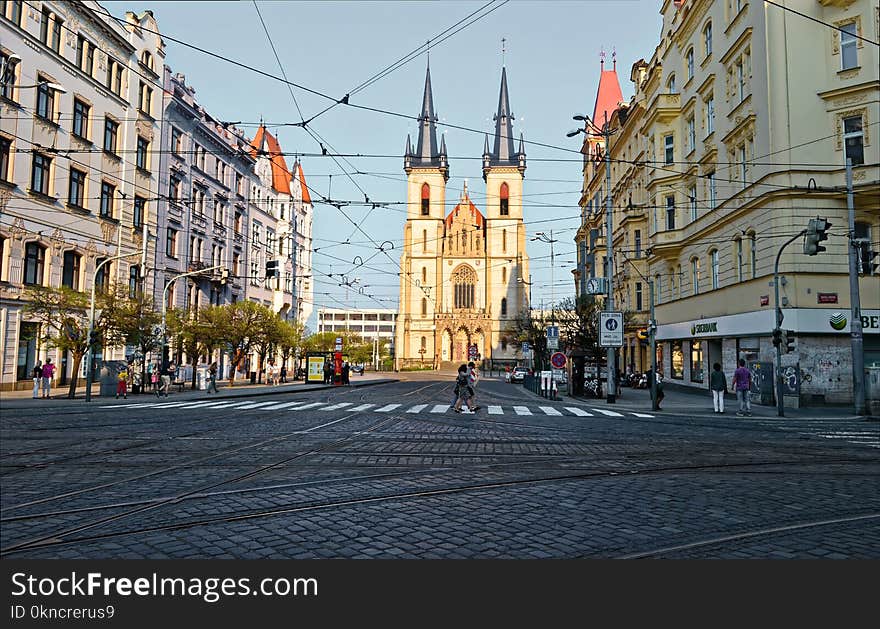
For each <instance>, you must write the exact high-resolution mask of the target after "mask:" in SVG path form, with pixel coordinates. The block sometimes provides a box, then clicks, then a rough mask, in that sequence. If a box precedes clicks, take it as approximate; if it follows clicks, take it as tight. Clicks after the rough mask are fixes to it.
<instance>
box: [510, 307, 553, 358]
mask: <svg viewBox="0 0 880 629" xmlns="http://www.w3.org/2000/svg"><path fill="white" fill-rule="evenodd" d="M548 323H549V322H548V321H547V319H546V318H545V317H544V315H543V313H539V312H536V311H531V310H524V311H523V312H522V313H520V315H519V317H517V318H516V319H515V320H514V327H513V334H514V335H515V337H516V339H517V340H518V341H520V342H527V343H528V344H529V346H530V347H531V349H532V353H533V355H534V357H535V369H536V370H538V371H540V370H542V369H544V368H545V367H546V366H547V365H549V364H550V356H549V354H548V353H547V325H548Z"/></svg>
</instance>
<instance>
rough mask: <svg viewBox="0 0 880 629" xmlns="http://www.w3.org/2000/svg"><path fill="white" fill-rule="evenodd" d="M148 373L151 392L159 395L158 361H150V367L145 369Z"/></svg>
mask: <svg viewBox="0 0 880 629" xmlns="http://www.w3.org/2000/svg"><path fill="white" fill-rule="evenodd" d="M147 371H148V372H149V374H150V387H151V388H152V391H153V393H155V394H156V396H157V397H158V396H159V364H158V363H150V368H149V369H148V370H147Z"/></svg>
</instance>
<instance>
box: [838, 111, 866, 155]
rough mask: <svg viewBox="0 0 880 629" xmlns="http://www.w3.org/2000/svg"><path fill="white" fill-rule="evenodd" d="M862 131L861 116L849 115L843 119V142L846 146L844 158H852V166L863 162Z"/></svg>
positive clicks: (863, 137)
mask: <svg viewBox="0 0 880 629" xmlns="http://www.w3.org/2000/svg"><path fill="white" fill-rule="evenodd" d="M864 139H865V136H864V131H863V130H862V117H861V116H850V117H848V118H844V119H843V143H844V146H845V148H846V159H849V160H852V165H853V166H860V165H862V164H864V163H865V147H864Z"/></svg>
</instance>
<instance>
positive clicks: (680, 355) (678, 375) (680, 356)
mask: <svg viewBox="0 0 880 629" xmlns="http://www.w3.org/2000/svg"><path fill="white" fill-rule="evenodd" d="M671 358H672V361H671V365H670V366H671V367H672V373H671V374H670V375H671V376H672V377H673V378H675V379H676V380H681V379H682V378H683V377H684V352H683V351H682V349H681V341H672V357H671Z"/></svg>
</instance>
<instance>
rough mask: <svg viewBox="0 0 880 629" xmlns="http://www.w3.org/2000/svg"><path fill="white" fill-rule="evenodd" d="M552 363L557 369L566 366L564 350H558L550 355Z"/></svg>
mask: <svg viewBox="0 0 880 629" xmlns="http://www.w3.org/2000/svg"><path fill="white" fill-rule="evenodd" d="M550 364H551V365H553V366H554V367H556V368H557V369H562V368H563V367H565V354H563V353H562V352H556V353H555V354H553V355H552V356H551V357H550Z"/></svg>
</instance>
